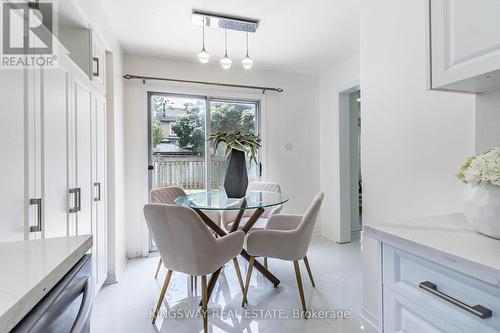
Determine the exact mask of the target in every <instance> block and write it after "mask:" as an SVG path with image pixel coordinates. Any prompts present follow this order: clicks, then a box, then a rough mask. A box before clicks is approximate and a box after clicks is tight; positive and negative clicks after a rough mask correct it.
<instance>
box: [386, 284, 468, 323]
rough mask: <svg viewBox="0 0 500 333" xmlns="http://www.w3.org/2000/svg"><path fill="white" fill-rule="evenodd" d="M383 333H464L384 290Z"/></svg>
mask: <svg viewBox="0 0 500 333" xmlns="http://www.w3.org/2000/svg"><path fill="white" fill-rule="evenodd" d="M384 313H385V318H384V332H385V333H397V332H405V333H423V332H425V333H465V332H464V331H461V330H459V329H458V328H457V327H454V326H453V325H451V324H450V323H448V322H446V321H444V320H442V319H441V318H439V317H438V316H436V315H435V314H433V313H432V312H429V311H427V310H426V308H422V307H419V306H418V305H417V304H415V303H413V302H412V301H411V300H409V299H408V298H407V297H404V296H402V295H399V294H398V293H395V292H394V291H392V290H391V289H389V288H384Z"/></svg>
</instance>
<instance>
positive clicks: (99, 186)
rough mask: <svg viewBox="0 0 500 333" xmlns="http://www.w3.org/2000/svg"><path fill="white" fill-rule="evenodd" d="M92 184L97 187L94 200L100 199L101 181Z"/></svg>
mask: <svg viewBox="0 0 500 333" xmlns="http://www.w3.org/2000/svg"><path fill="white" fill-rule="evenodd" d="M94 186H96V187H97V197H95V198H94V201H101V183H94Z"/></svg>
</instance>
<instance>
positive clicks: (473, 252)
mask: <svg viewBox="0 0 500 333" xmlns="http://www.w3.org/2000/svg"><path fill="white" fill-rule="evenodd" d="M364 235H365V236H366V237H370V238H374V239H376V240H378V250H379V251H378V256H377V257H378V260H377V261H378V267H379V272H378V274H377V275H378V277H379V279H377V280H379V286H378V290H379V295H378V297H379V302H378V303H379V304H380V309H381V313H380V314H379V317H378V319H379V323H378V324H379V325H378V326H379V330H380V331H381V332H382V329H383V332H385V333H393V332H408V333H413V332H415V333H417V332H418V333H420V332H447V333H455V332H481V333H498V332H500V283H499V281H500V257H499V256H498V253H500V242H499V241H498V240H496V239H493V238H489V237H486V236H483V235H481V234H479V233H478V232H476V231H475V230H474V229H473V227H472V226H471V225H470V224H468V222H467V221H466V219H465V217H464V216H463V214H450V215H442V216H432V217H428V218H419V219H412V220H407V221H399V222H398V223H394V224H390V223H387V224H383V225H365V226H364Z"/></svg>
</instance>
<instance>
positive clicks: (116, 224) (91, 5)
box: [78, 0, 126, 282]
mask: <svg viewBox="0 0 500 333" xmlns="http://www.w3.org/2000/svg"><path fill="white" fill-rule="evenodd" d="M78 4H79V5H80V6H81V7H82V10H83V11H84V14H85V15H86V18H87V20H88V21H89V22H90V24H91V26H92V28H93V29H94V30H95V31H96V32H97V34H98V35H99V36H100V37H101V38H102V40H103V42H104V43H105V44H106V49H107V50H108V51H110V52H111V53H112V58H113V63H112V64H111V66H112V71H111V76H110V77H106V80H107V84H108V86H107V87H106V94H107V96H106V100H107V131H108V133H107V134H108V135H107V140H108V142H107V146H108V279H107V282H116V281H117V280H118V277H119V274H120V273H121V271H122V270H123V268H124V266H125V262H126V252H125V219H124V212H125V206H124V204H125V197H124V192H125V189H124V185H125V161H124V131H123V126H124V110H123V79H122V62H123V53H122V50H121V47H120V45H119V44H118V41H117V39H116V37H115V35H114V32H113V30H112V29H111V27H110V26H109V24H108V20H107V18H106V16H105V15H104V11H103V9H102V7H101V4H100V3H99V1H98V0H87V1H80V2H78ZM108 65H109V64H108Z"/></svg>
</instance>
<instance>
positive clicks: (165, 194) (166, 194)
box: [149, 186, 186, 205]
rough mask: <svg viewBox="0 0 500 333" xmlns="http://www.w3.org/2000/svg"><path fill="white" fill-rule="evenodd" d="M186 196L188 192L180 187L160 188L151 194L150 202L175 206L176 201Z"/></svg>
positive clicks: (153, 190)
mask: <svg viewBox="0 0 500 333" xmlns="http://www.w3.org/2000/svg"><path fill="white" fill-rule="evenodd" d="M184 195H186V192H184V190H183V189H182V188H180V187H179V186H168V187H158V188H154V189H152V190H151V191H150V192H149V202H150V203H163V204H169V205H173V204H175V199H177V198H178V197H182V196H184Z"/></svg>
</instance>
